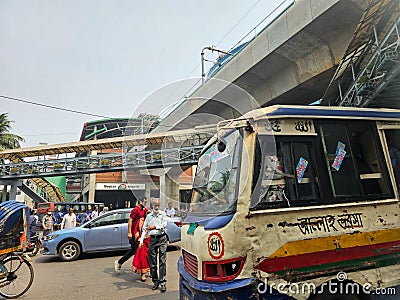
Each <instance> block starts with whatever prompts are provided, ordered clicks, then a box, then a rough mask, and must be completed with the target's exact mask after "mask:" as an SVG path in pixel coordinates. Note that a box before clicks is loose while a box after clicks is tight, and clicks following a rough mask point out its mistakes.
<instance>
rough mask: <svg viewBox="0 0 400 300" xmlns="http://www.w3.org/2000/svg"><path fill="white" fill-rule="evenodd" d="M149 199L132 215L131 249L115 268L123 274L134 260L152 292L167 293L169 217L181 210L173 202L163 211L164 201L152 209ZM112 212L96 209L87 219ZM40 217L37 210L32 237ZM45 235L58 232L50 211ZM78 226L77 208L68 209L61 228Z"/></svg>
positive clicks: (31, 221)
mask: <svg viewBox="0 0 400 300" xmlns="http://www.w3.org/2000/svg"><path fill="white" fill-rule="evenodd" d="M146 204H147V199H146V197H141V198H139V199H138V201H137V204H136V206H135V207H134V208H133V209H132V211H131V212H130V216H129V220H128V236H127V238H128V240H129V243H130V245H131V248H130V249H129V250H128V251H127V252H126V253H125V254H124V255H123V256H122V257H121V258H120V259H118V260H116V261H115V262H114V269H115V272H116V273H117V274H119V273H120V270H121V266H122V264H124V263H125V262H126V261H128V260H129V259H130V258H132V257H133V259H132V264H131V268H132V271H133V272H135V273H137V274H139V275H140V276H141V277H140V279H141V281H143V282H145V281H146V277H148V276H149V277H151V280H152V283H153V286H152V290H157V289H160V291H161V292H162V293H163V292H165V291H166V290H167V286H166V258H167V255H166V254H167V253H166V252H167V240H168V238H167V232H166V231H167V216H168V217H174V216H177V215H178V210H177V209H175V208H173V207H172V202H169V203H168V207H167V208H166V209H165V210H164V211H162V210H160V200H159V199H154V200H153V201H152V209H150V208H149V207H147V206H146ZM108 211H109V209H108V207H104V208H103V210H102V211H101V212H99V208H98V207H97V206H95V208H94V210H93V211H92V212H87V213H86V215H87V219H86V220H90V219H94V218H96V217H98V216H101V215H102V214H105V213H107V212H108ZM38 223H39V218H38V216H37V215H36V213H35V212H34V211H31V214H30V217H29V222H28V224H29V230H30V232H31V234H33V233H34V232H36V227H37V224H38ZM41 223H42V226H43V235H44V236H45V235H48V234H49V233H51V232H52V231H53V230H54V225H55V223H56V218H55V216H54V215H53V213H52V211H51V210H48V211H47V213H46V215H45V216H43V218H42V221H41ZM76 225H77V216H76V215H75V213H74V210H73V208H71V207H70V208H68V213H65V214H64V215H63V216H62V221H61V229H68V228H74V227H76Z"/></svg>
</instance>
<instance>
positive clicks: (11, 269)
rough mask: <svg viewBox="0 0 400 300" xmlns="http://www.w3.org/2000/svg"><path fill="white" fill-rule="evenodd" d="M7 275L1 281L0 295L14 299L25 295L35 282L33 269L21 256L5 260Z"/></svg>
mask: <svg viewBox="0 0 400 300" xmlns="http://www.w3.org/2000/svg"><path fill="white" fill-rule="evenodd" d="M3 264H4V266H5V268H6V269H7V275H6V276H5V277H3V278H1V279H0V295H1V296H3V297H5V298H7V299H13V298H18V297H20V296H21V295H23V294H25V293H26V291H27V290H28V289H29V288H30V287H31V285H32V282H33V277H34V273H33V267H32V265H31V264H30V263H29V262H28V261H27V260H26V259H25V258H22V257H19V256H9V257H7V258H5V259H4V260H3Z"/></svg>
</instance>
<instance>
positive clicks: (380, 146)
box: [314, 120, 395, 204]
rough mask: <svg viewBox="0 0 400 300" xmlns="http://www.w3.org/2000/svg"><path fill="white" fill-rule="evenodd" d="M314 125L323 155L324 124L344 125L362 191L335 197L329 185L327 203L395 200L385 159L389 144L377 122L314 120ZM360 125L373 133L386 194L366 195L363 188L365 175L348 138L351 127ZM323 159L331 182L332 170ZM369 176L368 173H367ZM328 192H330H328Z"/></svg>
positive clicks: (359, 187) (373, 141)
mask: <svg viewBox="0 0 400 300" xmlns="http://www.w3.org/2000/svg"><path fill="white" fill-rule="evenodd" d="M314 124H315V129H316V132H317V133H318V137H319V141H320V143H321V146H322V149H321V150H322V151H323V152H322V153H325V149H324V146H323V145H322V144H323V141H322V139H323V136H322V135H321V131H320V129H321V125H324V124H335V125H337V124H339V125H342V124H343V125H344V126H345V127H346V135H347V139H348V141H349V145H347V148H348V150H349V151H350V153H351V157H352V163H353V166H352V167H353V170H354V171H355V175H356V176H355V178H356V179H357V186H358V189H359V191H360V195H357V196H350V195H335V193H334V190H333V188H334V186H333V183H329V184H328V186H329V193H328V195H329V198H327V202H328V203H333V204H335V203H348V202H353V201H361V202H364V201H374V200H385V199H391V198H394V196H395V193H394V187H393V183H392V181H391V178H390V175H389V165H388V164H387V162H386V157H385V154H384V153H385V148H387V143H386V141H385V140H383V139H382V137H381V135H380V134H379V129H378V126H377V124H376V121H371V120H352V122H351V123H349V122H348V121H347V120H334V121H332V120H314ZM359 125H368V127H369V129H371V133H372V135H373V138H372V141H371V142H372V143H373V147H374V151H375V153H376V155H377V165H378V167H379V169H380V173H381V176H382V181H383V183H384V184H385V186H386V193H383V192H382V193H376V194H370V195H368V194H366V193H365V190H364V188H363V185H362V183H363V182H362V180H364V179H363V178H361V175H364V174H365V173H361V172H360V169H359V166H357V164H356V162H355V160H354V159H353V158H354V157H355V155H354V150H355V148H354V144H353V143H352V141H351V139H350V138H349V137H348V133H349V131H350V129H349V127H356V126H359ZM321 159H322V160H323V165H324V169H325V172H323V173H325V175H326V176H327V178H328V180H331V178H330V175H329V170H328V168H330V165H327V162H326V160H325V156H324V157H322V156H321ZM367 174H368V173H367ZM324 190H325V189H324ZM326 192H328V191H326Z"/></svg>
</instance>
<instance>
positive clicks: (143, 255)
mask: <svg viewBox="0 0 400 300" xmlns="http://www.w3.org/2000/svg"><path fill="white" fill-rule="evenodd" d="M146 203H147V199H146V197H142V198H140V199H139V200H138V203H137V205H136V206H135V207H134V208H133V209H132V211H131V213H130V216H129V221H128V240H129V243H130V245H131V249H129V250H128V251H127V252H126V253H125V254H124V255H123V256H122V257H121V258H120V259H119V260H116V261H115V262H114V269H115V272H116V273H117V274H119V273H120V270H121V266H122V264H123V263H124V262H126V261H127V260H128V259H130V258H131V257H132V256H133V259H132V271H133V272H135V273H137V274H139V275H141V278H140V279H141V281H143V282H145V281H146V273H148V272H150V277H151V280H152V282H153V286H152V290H156V289H158V288H159V289H160V291H161V292H162V293H164V292H165V291H166V290H167V286H166V259H167V234H166V233H167V232H166V231H167V214H166V212H165V211H161V210H160V200H159V199H154V200H153V202H152V210H151V209H149V208H148V207H146Z"/></svg>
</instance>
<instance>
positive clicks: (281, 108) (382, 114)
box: [245, 105, 400, 120]
mask: <svg viewBox="0 0 400 300" xmlns="http://www.w3.org/2000/svg"><path fill="white" fill-rule="evenodd" d="M245 117H246V118H254V119H259V118H265V117H267V118H282V117H290V118H309V117H319V118H345V119H347V118H352V119H353V118H357V119H375V120H388V119H399V120H400V110H397V109H387V108H384V109H383V108H359V107H337V106H334V107H332V106H292V105H273V106H269V107H264V108H261V109H257V110H254V111H251V112H249V113H247V114H246V115H245Z"/></svg>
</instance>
